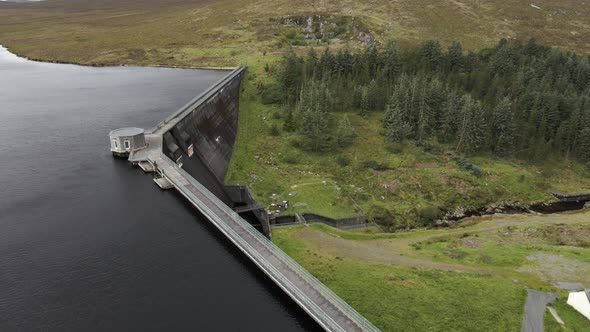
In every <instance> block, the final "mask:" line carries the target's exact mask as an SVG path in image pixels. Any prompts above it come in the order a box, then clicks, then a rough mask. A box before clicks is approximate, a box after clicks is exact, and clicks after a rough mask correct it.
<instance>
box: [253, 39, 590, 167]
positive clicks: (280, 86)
mask: <svg viewBox="0 0 590 332" xmlns="http://www.w3.org/2000/svg"><path fill="white" fill-rule="evenodd" d="M264 94H265V95H266V96H267V97H266V98H265V96H263V99H266V100H267V101H269V102H281V103H283V104H284V105H285V109H286V115H285V125H284V126H285V128H284V129H285V130H286V131H290V132H294V133H297V134H299V137H300V138H301V141H300V144H301V147H302V148H305V149H309V150H313V151H329V150H333V149H338V148H341V147H344V146H346V145H348V144H350V143H351V142H352V140H353V139H354V136H355V133H354V130H353V128H352V126H351V125H350V121H349V120H348V118H347V117H346V116H341V115H338V114H337V113H340V112H358V113H359V114H360V115H369V113H371V112H382V113H383V134H384V137H385V139H387V140H389V141H391V142H399V141H403V140H411V141H414V142H416V143H417V144H427V143H429V142H433V141H436V142H440V143H444V144H448V145H449V146H452V147H453V148H454V149H455V150H456V151H457V152H460V153H465V154H472V153H479V152H492V153H494V154H496V155H498V156H506V157H517V158H522V159H527V160H540V159H543V158H546V157H547V156H548V155H559V156H565V157H575V158H579V159H580V160H583V161H590V57H589V56H587V55H579V54H576V53H573V52H568V51H564V50H560V49H557V48H549V47H545V46H542V45H539V44H537V43H536V42H535V41H534V40H533V39H531V40H529V41H528V42H526V43H522V42H519V41H508V40H505V39H503V40H501V41H500V42H499V43H498V44H497V45H496V46H495V47H493V48H488V49H483V50H480V51H478V52H468V53H466V52H465V51H464V50H463V48H462V46H461V44H460V43H459V42H454V43H452V44H451V45H450V46H448V47H447V48H446V49H443V47H442V45H441V44H440V43H439V42H438V41H432V40H431V41H425V42H424V43H422V44H421V45H420V46H419V47H418V48H417V49H415V50H413V51H408V52H400V50H399V49H398V48H397V46H396V44H395V43H394V42H389V43H387V44H386V45H384V46H383V47H378V46H376V45H371V46H368V47H366V48H365V49H364V50H361V51H359V52H355V53H353V52H351V51H350V50H348V49H346V48H344V49H339V50H338V51H336V52H333V51H332V50H330V49H329V48H326V49H325V50H324V51H323V52H321V54H317V53H316V51H315V50H314V49H310V50H309V52H308V54H307V56H298V55H296V54H295V53H294V52H292V51H290V52H288V53H287V54H286V55H285V57H284V59H283V61H282V62H281V65H280V70H279V71H278V74H277V84H276V85H275V86H273V87H271V88H269V89H267V90H266V91H265V93H264ZM337 119H339V120H337Z"/></svg>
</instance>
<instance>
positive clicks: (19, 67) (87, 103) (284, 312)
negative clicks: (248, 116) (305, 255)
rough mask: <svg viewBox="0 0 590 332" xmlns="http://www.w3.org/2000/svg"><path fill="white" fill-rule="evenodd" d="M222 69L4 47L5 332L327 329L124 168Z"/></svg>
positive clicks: (0, 233)
mask: <svg viewBox="0 0 590 332" xmlns="http://www.w3.org/2000/svg"><path fill="white" fill-rule="evenodd" d="M223 75H225V72H220V71H207V70H188V69H171V68H153V67H102V68H98V67H83V66H76V65H64V64H50V63H40V62H33V61H28V60H25V59H22V58H18V57H16V56H14V55H13V54H11V53H9V52H8V51H7V50H6V49H4V48H1V47H0V160H1V168H0V257H1V258H0V313H1V314H0V330H1V331H14V330H19V331H30V330H43V331H49V330H51V331H70V330H84V331H111V330H120V331H121V330H122V331H149V330H170V331H184V330H191V331H195V330H202V331H210V330H217V331H219V330H222V331H307V330H316V329H318V327H317V325H315V323H314V322H313V321H312V320H311V319H310V318H309V317H308V316H307V315H306V314H305V313H303V312H302V311H301V310H300V309H299V307H298V306H296V305H295V304H294V303H293V302H291V300H290V299H289V298H287V297H286V296H285V295H284V294H283V293H282V291H280V290H279V289H278V288H277V287H276V286H275V285H274V284H272V283H271V282H270V281H269V280H268V279H267V277H266V276H265V275H264V274H263V273H262V272H260V271H258V269H257V268H256V267H255V266H254V265H253V264H251V263H250V262H249V261H248V260H247V259H246V258H245V257H243V256H242V254H241V253H240V252H239V251H238V250H237V249H235V248H234V247H233V245H232V244H231V243H229V242H228V241H227V240H226V239H225V238H224V237H223V236H222V235H220V234H219V233H218V232H217V231H216V229H214V228H213V227H212V226H211V225H209V223H208V221H207V220H205V219H204V218H203V217H201V216H200V215H199V214H198V213H197V212H196V211H195V210H194V209H193V208H192V207H191V206H189V205H188V204H187V203H186V202H185V201H184V199H182V197H181V196H180V195H178V194H177V193H175V192H174V191H166V192H164V191H161V190H160V189H159V188H157V187H156V185H155V184H154V183H153V181H152V180H151V175H147V174H144V173H143V172H141V170H139V169H137V168H133V167H131V165H130V164H129V163H128V162H125V161H121V160H116V159H114V158H113V157H112V156H111V154H110V151H109V138H108V133H109V131H110V130H111V129H115V128H119V127H126V126H137V127H142V128H150V127H152V126H154V125H155V124H156V123H158V122H159V121H160V120H162V119H163V118H165V117H166V116H167V115H169V114H171V113H172V112H174V111H175V110H176V109H178V108H179V107H181V106H182V105H184V104H185V103H186V102H188V101H189V100H190V99H192V98H193V97H194V96H195V95H197V94H198V93H199V92H201V91H204V90H205V89H206V88H207V87H208V86H210V85H211V84H213V83H214V82H216V81H217V80H219V79H220V78H221V77H223Z"/></svg>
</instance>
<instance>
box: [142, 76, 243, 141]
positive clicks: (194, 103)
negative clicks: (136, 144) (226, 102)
mask: <svg viewBox="0 0 590 332" xmlns="http://www.w3.org/2000/svg"><path fill="white" fill-rule="evenodd" d="M245 70H246V67H243V66H240V67H236V68H234V69H233V70H232V71H231V72H230V73H229V74H227V75H226V76H224V77H222V78H221V79H220V80H218V81H217V82H215V84H213V85H212V86H210V87H209V88H208V89H207V90H205V91H203V92H202V93H200V94H199V95H197V96H196V97H195V98H193V99H191V100H190V101H189V102H188V103H186V104H185V105H184V106H182V107H181V108H180V109H179V110H178V111H176V112H174V113H172V114H171V115H169V116H168V117H167V118H165V119H164V120H162V121H161V122H160V123H158V124H157V125H156V126H155V127H153V128H151V129H150V130H148V131H147V133H155V132H156V131H158V130H160V129H162V128H164V126H168V125H170V124H171V123H172V125H174V124H176V123H173V122H172V121H173V120H178V121H180V120H182V119H183V118H184V117H185V115H186V114H184V113H185V112H191V111H192V110H193V109H195V108H196V107H198V106H199V105H201V104H203V103H204V102H206V101H207V100H209V99H210V98H211V97H212V96H213V95H214V94H215V93H217V91H219V90H220V89H222V88H223V87H225V85H226V84H227V83H228V82H229V81H231V80H233V79H234V78H235V77H236V76H238V75H240V74H241V73H242V72H243V71H245Z"/></svg>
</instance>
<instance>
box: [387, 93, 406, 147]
mask: <svg viewBox="0 0 590 332" xmlns="http://www.w3.org/2000/svg"><path fill="white" fill-rule="evenodd" d="M383 127H384V131H385V136H386V137H387V138H388V139H389V140H390V141H392V142H399V141H403V140H405V139H407V138H409V137H410V136H411V135H412V126H411V125H410V123H409V122H408V121H407V120H406V116H405V114H404V112H403V111H402V109H401V108H400V105H399V104H398V103H397V102H396V101H395V100H394V99H393V98H392V100H391V101H390V102H389V103H388V104H387V108H386V110H385V117H384V120H383Z"/></svg>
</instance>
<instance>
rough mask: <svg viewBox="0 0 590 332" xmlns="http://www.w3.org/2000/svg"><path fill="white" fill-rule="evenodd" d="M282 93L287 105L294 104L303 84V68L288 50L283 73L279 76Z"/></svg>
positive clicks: (291, 51)
mask: <svg viewBox="0 0 590 332" xmlns="http://www.w3.org/2000/svg"><path fill="white" fill-rule="evenodd" d="M281 76H282V77H281V80H280V81H281V82H282V83H283V84H282V86H283V92H284V94H285V98H286V102H287V104H289V105H293V104H295V101H296V100H297V97H298V96H299V89H300V88H301V84H302V82H303V68H302V65H301V61H300V60H299V58H298V57H297V55H296V54H295V53H294V52H293V50H292V49H290V50H289V51H288V52H287V54H286V55H285V59H284V64H283V71H282V75H281Z"/></svg>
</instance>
